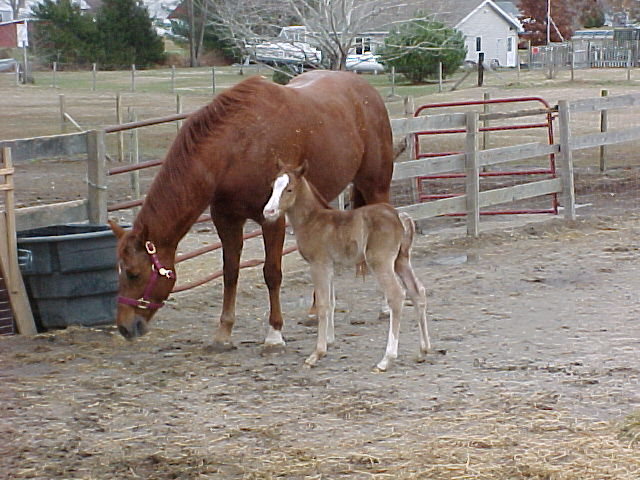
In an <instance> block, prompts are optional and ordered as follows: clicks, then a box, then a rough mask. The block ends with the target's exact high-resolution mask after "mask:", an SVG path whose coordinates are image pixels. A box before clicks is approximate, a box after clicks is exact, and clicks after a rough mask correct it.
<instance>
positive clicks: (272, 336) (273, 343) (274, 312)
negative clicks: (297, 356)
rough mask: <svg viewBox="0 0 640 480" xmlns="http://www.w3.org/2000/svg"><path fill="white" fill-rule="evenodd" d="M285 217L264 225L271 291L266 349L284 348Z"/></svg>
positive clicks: (265, 250)
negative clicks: (283, 259)
mask: <svg viewBox="0 0 640 480" xmlns="http://www.w3.org/2000/svg"><path fill="white" fill-rule="evenodd" d="M284 223H285V220H284V217H281V218H279V219H278V220H277V221H275V222H266V223H264V224H263V225H262V238H263V240H264V252H265V258H264V269H263V273H264V281H265V283H266V284H267V288H268V289H269V307H270V309H269V331H268V332H267V336H266V338H265V340H264V345H265V347H284V345H285V341H284V338H283V337H282V326H283V323H284V322H283V320H282V310H281V309H280V285H281V284H282V247H283V245H284Z"/></svg>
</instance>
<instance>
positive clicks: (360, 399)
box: [0, 86, 640, 480]
mask: <svg viewBox="0 0 640 480" xmlns="http://www.w3.org/2000/svg"><path fill="white" fill-rule="evenodd" d="M589 88H591V90H590V91H588V92H587V91H584V90H586V88H585V89H583V91H582V92H580V91H577V90H576V89H575V88H567V87H561V88H560V89H559V90H558V91H555V90H554V91H553V93H550V92H551V91H550V90H549V91H545V92H544V94H545V95H546V94H548V95H549V96H551V97H552V98H551V99H550V100H551V101H553V100H554V99H555V98H575V97H576V96H580V95H581V96H582V97H584V98H588V97H593V96H597V94H598V89H597V88H595V87H593V88H592V87H589ZM634 88H635V89H636V90H637V88H638V87H637V86H634ZM611 90H612V93H611V94H614V93H623V92H624V91H626V87H625V86H615V87H612V88H611ZM614 90H617V91H614ZM569 92H570V93H571V95H572V96H571V95H568V93H569ZM513 93H515V92H510V94H513ZM498 94H499V92H495V93H493V94H492V95H493V96H494V97H497V96H498ZM453 95H454V94H451V95H449V97H451V98H453ZM455 95H458V94H455ZM460 95H462V96H463V95H467V96H468V97H475V98H477V97H478V96H479V93H478V91H477V90H476V91H474V92H471V93H469V92H466V93H464V94H462V93H461V94H460ZM54 107H55V105H54ZM54 112H55V110H54ZM589 121H591V120H589ZM5 138H7V137H5ZM610 154H611V153H610ZM612 156H613V155H612ZM637 158H638V157H637V155H636V150H635V147H633V146H632V147H629V146H627V147H626V153H625V156H620V155H618V156H617V157H615V159H616V160H617V161H618V164H617V165H618V167H619V168H617V169H613V170H611V171H609V172H608V173H607V174H606V175H600V174H598V173H595V174H594V172H593V171H592V169H590V168H589V167H581V169H579V171H578V172H577V176H576V179H577V182H578V185H579V187H580V192H579V196H578V204H579V208H578V214H579V219H578V221H577V222H575V223H572V224H567V223H566V222H564V221H563V220H562V219H561V218H555V219H554V218H552V217H551V216H540V215H539V216H528V217H517V218H514V217H496V218H487V217H483V219H482V223H481V231H482V235H481V236H480V238H479V239H475V240H473V239H467V238H465V237H464V232H463V230H462V226H461V225H463V221H456V220H451V219H449V220H446V221H445V220H439V219H435V220H431V221H428V222H425V223H424V224H422V225H421V226H422V227H423V229H424V230H423V234H422V235H419V236H418V238H417V239H416V242H415V246H414V259H413V263H414V268H415V269H416V272H417V273H418V275H419V277H420V278H421V279H422V281H423V282H424V284H425V286H426V287H427V290H428V296H429V297H428V298H429V305H428V315H429V327H430V333H431V337H432V343H433V347H434V351H433V352H432V353H431V354H430V355H428V356H427V358H426V360H425V361H424V362H417V361H416V356H417V355H416V354H417V352H418V336H417V332H418V327H417V324H416V322H415V319H414V317H413V310H412V309H411V308H410V307H409V306H407V307H406V308H405V311H404V314H405V316H404V318H403V325H402V328H401V338H400V352H399V353H400V358H399V359H398V361H397V362H396V364H395V365H394V366H393V368H392V370H391V371H390V372H389V373H386V374H375V373H373V372H372V366H373V365H374V364H375V363H376V361H378V360H379V359H380V357H381V356H382V354H383V352H384V345H385V342H386V332H387V321H386V319H384V318H379V308H380V303H381V300H380V298H381V295H380V293H379V292H378V290H377V288H376V285H375V282H374V280H373V278H368V279H367V280H366V282H362V280H361V279H355V278H354V276H353V273H352V272H351V271H344V272H342V274H341V276H340V277H339V278H338V280H337V289H336V291H337V302H338V305H337V310H338V311H337V315H336V344H335V345H334V346H333V347H331V348H330V350H329V354H328V355H327V357H326V358H324V359H323V360H322V361H321V362H320V364H319V365H318V366H317V367H316V368H314V369H311V370H309V369H304V368H303V366H302V365H303V361H304V359H305V358H306V356H307V355H308V354H309V353H310V352H311V350H312V348H313V345H314V342H315V328H314V327H309V326H305V325H303V324H302V323H301V322H302V321H303V320H304V319H305V316H306V310H307V308H308V304H309V296H310V291H311V287H310V279H309V276H308V273H307V267H306V265H305V264H304V263H303V262H302V261H301V259H300V258H299V256H298V255H297V254H295V253H294V254H292V255H288V256H287V257H285V260H284V266H285V278H284V283H283V289H282V297H283V311H284V315H285V320H286V326H285V338H286V341H287V347H286V350H285V351H284V352H280V353H267V352H264V351H263V350H262V348H261V343H262V340H263V337H264V334H265V332H266V325H265V318H266V312H267V309H268V300H267V291H266V287H265V286H264V283H263V281H262V273H261V269H260V268H251V269H247V270H243V271H242V273H241V276H240V287H239V295H238V305H237V313H238V320H237V324H236V328H235V330H234V341H235V344H236V346H237V349H235V350H233V351H230V352H226V353H214V352H212V351H211V348H210V347H211V336H212V331H213V326H214V325H215V322H216V321H217V318H218V316H219V314H220V305H221V299H222V288H221V284H220V281H219V280H218V281H216V282H213V283H212V284H210V285H208V286H204V287H199V288H198V289H195V290H193V291H190V292H186V293H182V294H177V295H175V296H174V297H173V298H172V299H171V300H170V301H169V303H168V306H167V307H166V308H165V309H163V310H162V311H160V312H159V314H158V315H157V317H156V318H155V319H154V322H153V325H152V329H151V332H150V334H149V335H148V336H146V337H144V338H142V339H139V340H138V341H135V342H127V341H125V340H124V339H123V338H121V337H120V335H119V334H118V333H117V332H116V331H115V329H114V328H113V327H112V326H106V327H103V328H82V327H71V328H68V329H66V330H60V331H54V332H48V333H43V334H40V335H37V336H35V337H33V338H25V337H20V336H15V337H0V438H1V439H2V440H1V441H0V478H10V479H43V480H44V479H87V480H88V479H100V480H102V479H135V478H141V479H158V480H164V479H196V478H198V479H273V478H284V479H321V478H322V479H339V478H355V479H360V478H362V479H371V478H373V479H396V478H398V479H540V480H542V479H549V480H560V479H562V480H584V479H593V480H596V479H598V480H599V479H612V480H618V479H620V480H626V479H637V478H640V451H639V449H640V385H639V383H640V348H639V347H640V323H639V320H640V296H639V294H638V292H640V275H638V271H639V268H638V265H639V264H640V240H639V238H640V208H639V207H640V194H639V192H640V188H639V187H640V181H639V178H640V177H639V175H638V172H639V169H638V168H637V166H638V164H639V162H638V159H637ZM621 159H622V160H621ZM590 162H591V163H590V165H592V166H593V165H594V161H593V152H592V158H591V160H590ZM620 162H622V163H620ZM83 169H84V166H83V165H82V164H81V163H78V162H74V161H66V160H56V161H40V162H33V163H29V164H25V165H20V166H18V174H17V175H16V186H17V192H16V195H17V200H18V203H19V204H20V205H33V204H38V203H49V202H51V201H59V200H71V199H74V198H83V197H84V189H85V185H84V170H83ZM145 181H148V177H147V178H145ZM121 183H122V184H121V185H120V186H118V187H117V188H116V189H115V190H118V191H119V192H120V193H123V194H124V193H125V192H126V190H127V188H128V187H127V185H126V183H127V179H125V180H123V181H122V182H121ZM74 195H76V196H75V197H74ZM119 198H120V199H124V198H122V197H119ZM204 235H205V236H206V235H210V234H209V233H206V232H205V234H204ZM253 242H256V241H255V240H254V241H253ZM287 242H288V243H292V242H293V237H291V236H290V237H289V238H288V239H287ZM247 250H248V251H246V252H245V254H244V256H243V259H247V258H254V257H255V256H256V255H257V256H259V254H260V250H261V247H260V243H259V242H257V243H249V242H247ZM217 257H219V254H217ZM202 268H203V269H205V270H206V269H207V268H210V267H209V264H207V265H206V266H203V267H202ZM216 268H217V267H216ZM179 273H180V271H179Z"/></svg>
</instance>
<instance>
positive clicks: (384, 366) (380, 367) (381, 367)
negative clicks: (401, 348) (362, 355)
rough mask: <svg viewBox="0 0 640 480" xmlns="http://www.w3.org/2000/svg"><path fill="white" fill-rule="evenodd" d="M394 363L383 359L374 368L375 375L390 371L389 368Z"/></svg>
mask: <svg viewBox="0 0 640 480" xmlns="http://www.w3.org/2000/svg"><path fill="white" fill-rule="evenodd" d="M392 363H393V361H392V360H391V359H388V358H383V359H382V360H380V361H379V362H378V363H377V364H376V366H375V367H373V373H385V372H386V371H387V370H389V367H390V366H391V364H392Z"/></svg>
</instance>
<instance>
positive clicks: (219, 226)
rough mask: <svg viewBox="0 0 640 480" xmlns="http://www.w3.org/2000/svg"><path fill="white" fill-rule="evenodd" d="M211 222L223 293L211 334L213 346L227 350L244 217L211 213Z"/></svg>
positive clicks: (234, 302)
mask: <svg viewBox="0 0 640 480" xmlns="http://www.w3.org/2000/svg"><path fill="white" fill-rule="evenodd" d="M212 216H213V223H214V224H215V226H216V230H217V231H218V236H219V237H220V242H221V243H222V258H223V280H224V293H223V300H222V313H221V314H220V323H219V324H218V328H217V329H216V331H215V333H214V335H213V343H214V348H217V349H219V350H229V349H231V348H233V345H232V344H231V331H232V330H233V325H234V323H235V321H236V293H237V289H238V273H239V271H240V254H241V253H242V245H243V239H242V236H243V231H242V229H243V226H244V223H245V219H243V218H239V217H228V216H224V215H220V214H213V215H212Z"/></svg>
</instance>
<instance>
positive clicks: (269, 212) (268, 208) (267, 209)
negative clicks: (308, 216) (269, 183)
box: [262, 173, 289, 220]
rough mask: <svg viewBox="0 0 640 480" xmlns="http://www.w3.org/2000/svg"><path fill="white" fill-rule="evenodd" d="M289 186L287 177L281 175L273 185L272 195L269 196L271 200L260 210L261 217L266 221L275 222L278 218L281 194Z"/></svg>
mask: <svg viewBox="0 0 640 480" xmlns="http://www.w3.org/2000/svg"><path fill="white" fill-rule="evenodd" d="M287 185H289V175H287V174H286V173H283V174H282V175H280V176H279V177H278V178H276V181H275V182H274V184H273V193H272V194H271V198H269V201H268V202H267V204H266V205H265V206H264V209H263V210H262V215H264V218H266V219H267V220H275V219H277V218H278V217H279V216H280V197H281V196H282V192H284V189H285V188H287Z"/></svg>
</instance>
